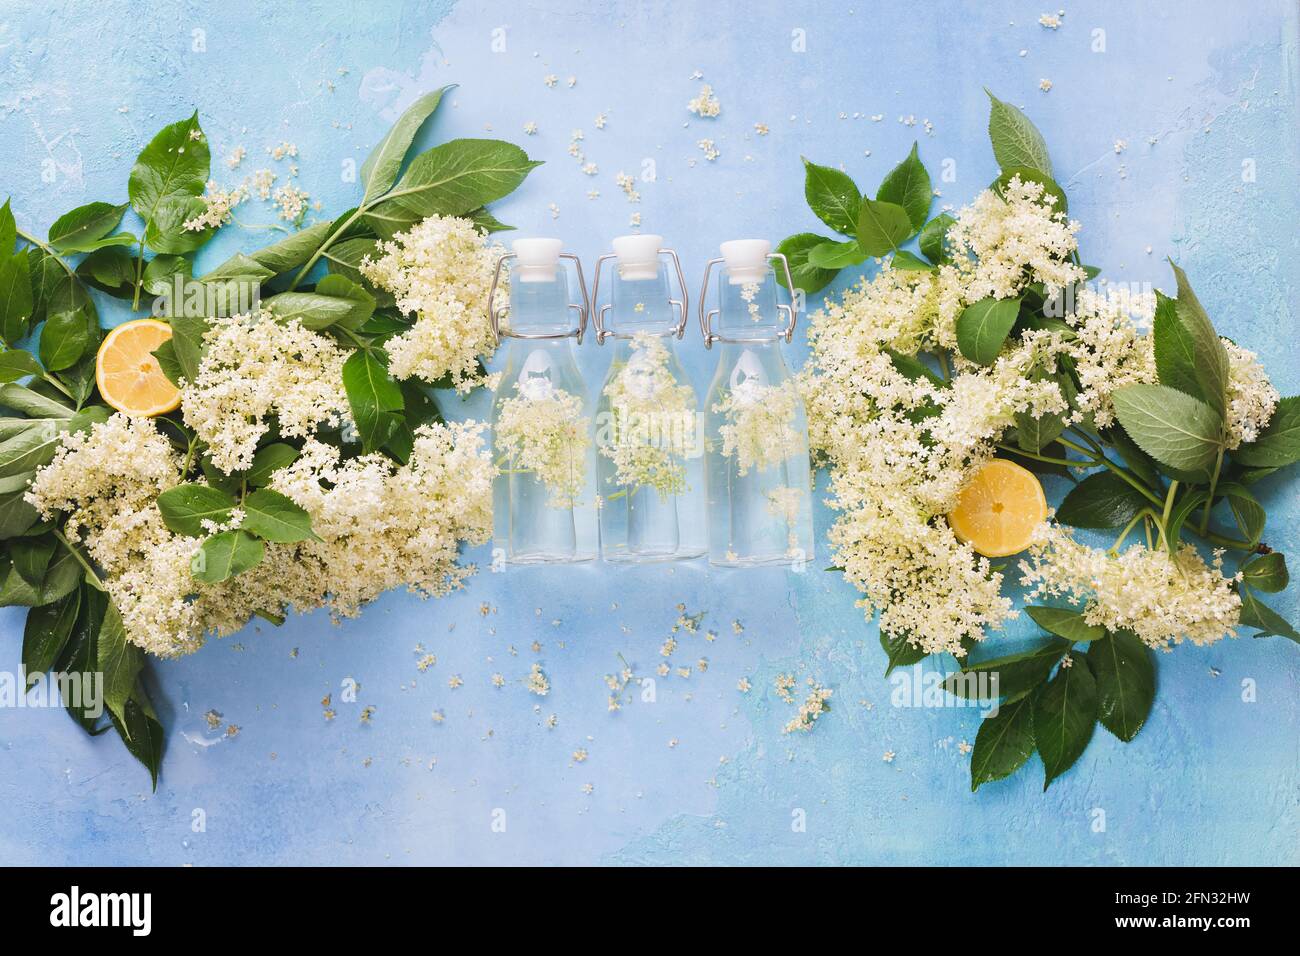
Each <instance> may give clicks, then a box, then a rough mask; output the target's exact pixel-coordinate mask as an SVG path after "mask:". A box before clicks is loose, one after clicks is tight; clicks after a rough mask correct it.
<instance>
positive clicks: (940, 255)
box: [917, 212, 957, 264]
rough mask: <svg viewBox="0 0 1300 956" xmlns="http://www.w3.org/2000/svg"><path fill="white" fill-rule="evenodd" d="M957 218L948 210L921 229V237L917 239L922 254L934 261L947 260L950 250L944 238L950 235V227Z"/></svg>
mask: <svg viewBox="0 0 1300 956" xmlns="http://www.w3.org/2000/svg"><path fill="white" fill-rule="evenodd" d="M956 221H957V220H956V219H954V218H953V217H952V216H950V215H948V214H947V213H946V212H944V213H940V214H939V215H937V216H935V217H934V218H933V219H931V220H930V221H929V222H927V223H926V224H925V226H924V228H922V229H921V238H920V239H919V240H917V242H918V244H919V245H920V247H921V254H922V255H923V256H925V257H926V258H927V259H929V260H930V261H931V262H933V263H936V264H937V263H940V262H947V261H948V252H947V250H946V249H945V248H944V240H945V239H946V238H947V236H948V227H949V226H951V225H952V224H953V223H954V222H956Z"/></svg>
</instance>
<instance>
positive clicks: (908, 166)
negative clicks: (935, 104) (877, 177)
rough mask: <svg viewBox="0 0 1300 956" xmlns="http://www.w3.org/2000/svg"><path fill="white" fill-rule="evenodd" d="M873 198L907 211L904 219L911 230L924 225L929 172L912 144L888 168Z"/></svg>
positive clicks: (929, 193)
mask: <svg viewBox="0 0 1300 956" xmlns="http://www.w3.org/2000/svg"><path fill="white" fill-rule="evenodd" d="M876 198H877V199H879V200H881V201H883V202H891V203H894V204H895V205H897V206H902V207H903V208H904V209H905V210H907V218H908V219H910V220H911V222H912V227H913V228H914V229H920V228H921V227H922V226H924V225H925V217H926V216H927V215H928V214H929V212H930V203H932V202H933V201H934V187H933V186H931V185H930V174H929V172H927V171H926V168H925V164H924V163H922V162H921V159H920V157H919V156H918V155H917V152H916V143H913V144H912V151H911V152H910V153H908V154H907V158H906V159H905V160H903V161H902V162H901V163H899V164H898V165H897V166H895V167H894V168H893V169H892V170H890V172H889V175H888V176H886V177H885V178H884V180H883V181H882V182H881V184H880V189H878V190H877V191H876Z"/></svg>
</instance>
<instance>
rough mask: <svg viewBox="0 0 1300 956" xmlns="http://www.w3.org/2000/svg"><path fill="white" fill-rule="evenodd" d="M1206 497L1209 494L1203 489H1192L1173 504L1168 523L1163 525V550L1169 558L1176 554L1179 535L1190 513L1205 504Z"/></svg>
mask: <svg viewBox="0 0 1300 956" xmlns="http://www.w3.org/2000/svg"><path fill="white" fill-rule="evenodd" d="M1208 497H1209V494H1208V492H1206V490H1205V489H1204V488H1193V489H1190V490H1189V491H1188V492H1187V493H1186V494H1184V495H1183V496H1182V497H1181V498H1179V499H1178V500H1177V501H1175V502H1174V506H1173V508H1172V509H1170V512H1169V521H1168V522H1167V523H1166V524H1165V550H1166V551H1168V552H1169V554H1170V555H1171V556H1173V555H1176V554H1177V553H1178V548H1179V541H1180V539H1179V535H1180V534H1182V530H1183V525H1184V524H1185V523H1186V521H1187V519H1188V518H1189V517H1190V516H1191V514H1192V512H1194V511H1195V510H1196V509H1197V508H1199V507H1201V506H1202V505H1203V504H1205V499H1206V498H1208Z"/></svg>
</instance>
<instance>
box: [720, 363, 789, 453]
mask: <svg viewBox="0 0 1300 956" xmlns="http://www.w3.org/2000/svg"><path fill="white" fill-rule="evenodd" d="M799 406H800V401H799V388H798V386H797V384H796V383H795V381H794V380H793V379H787V380H786V381H784V382H781V383H780V384H777V385H762V384H759V382H758V379H757V378H748V379H745V380H744V381H743V382H740V383H739V384H737V385H735V386H733V387H732V388H730V389H729V390H727V392H726V393H725V394H724V395H723V396H722V400H721V401H719V402H716V403H714V405H713V413H714V414H715V415H719V416H721V424H720V425H719V426H718V435H719V436H720V437H721V439H722V454H723V456H724V457H727V458H735V459H736V472H737V474H740V475H747V474H748V473H749V470H750V469H751V468H757V469H758V470H759V471H766V470H767V469H768V468H771V467H772V466H774V465H778V464H780V463H781V462H783V461H785V460H786V459H787V458H789V457H791V456H792V455H796V454H798V453H799V449H800V445H801V439H800V435H799V432H798V431H797V430H796V428H797V426H798V425H799V421H798V418H799V415H800V408H799Z"/></svg>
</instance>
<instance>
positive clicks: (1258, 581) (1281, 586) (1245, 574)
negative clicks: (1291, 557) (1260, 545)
mask: <svg viewBox="0 0 1300 956" xmlns="http://www.w3.org/2000/svg"><path fill="white" fill-rule="evenodd" d="M1241 580H1242V583H1243V584H1247V585H1249V586H1250V587H1252V588H1254V589H1255V590H1257V591H1264V592H1265V593H1268V594H1276V593H1277V592H1278V591H1284V590H1286V586H1287V585H1288V584H1289V583H1290V582H1291V575H1290V573H1289V572H1288V571H1287V569H1286V558H1285V557H1284V556H1283V555H1282V553H1281V552H1280V551H1273V552H1271V553H1269V554H1261V555H1259V556H1258V557H1255V558H1252V559H1251V560H1249V561H1247V562H1246V563H1245V564H1243V565H1242V566H1241Z"/></svg>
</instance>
